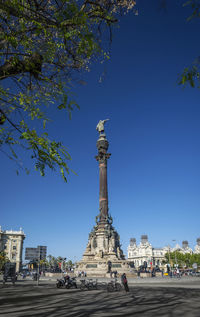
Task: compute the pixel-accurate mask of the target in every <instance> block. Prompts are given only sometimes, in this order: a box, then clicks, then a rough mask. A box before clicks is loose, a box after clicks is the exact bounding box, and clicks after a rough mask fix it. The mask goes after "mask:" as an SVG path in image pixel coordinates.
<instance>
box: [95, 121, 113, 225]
mask: <svg viewBox="0 0 200 317" xmlns="http://www.w3.org/2000/svg"><path fill="white" fill-rule="evenodd" d="M105 121H106V120H103V121H101V120H100V122H99V123H98V125H97V130H98V131H99V133H100V135H99V139H98V141H97V149H98V155H97V156H96V160H97V161H98V162H99V210H100V214H99V224H104V223H106V222H107V220H108V186H107V159H109V157H110V156H111V154H110V153H107V150H108V146H109V143H108V140H107V139H106V135H105V133H104V123H105Z"/></svg>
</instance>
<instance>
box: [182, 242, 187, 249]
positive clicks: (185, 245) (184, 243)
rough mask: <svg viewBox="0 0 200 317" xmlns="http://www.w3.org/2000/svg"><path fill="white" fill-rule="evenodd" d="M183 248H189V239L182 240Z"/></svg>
mask: <svg viewBox="0 0 200 317" xmlns="http://www.w3.org/2000/svg"><path fill="white" fill-rule="evenodd" d="M182 248H183V249H187V248H188V241H187V240H184V241H183V242H182Z"/></svg>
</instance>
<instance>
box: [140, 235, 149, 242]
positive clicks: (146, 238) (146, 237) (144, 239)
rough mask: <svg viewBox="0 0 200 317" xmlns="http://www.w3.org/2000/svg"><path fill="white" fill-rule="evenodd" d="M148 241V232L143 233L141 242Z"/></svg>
mask: <svg viewBox="0 0 200 317" xmlns="http://www.w3.org/2000/svg"><path fill="white" fill-rule="evenodd" d="M147 242H148V236H147V235H146V234H143V235H141V243H142V244H145V243H147Z"/></svg>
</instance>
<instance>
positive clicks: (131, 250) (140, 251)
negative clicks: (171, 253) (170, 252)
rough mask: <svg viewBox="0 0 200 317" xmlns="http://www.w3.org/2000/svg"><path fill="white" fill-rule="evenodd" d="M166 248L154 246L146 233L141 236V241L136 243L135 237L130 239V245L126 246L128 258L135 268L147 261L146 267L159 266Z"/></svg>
mask: <svg viewBox="0 0 200 317" xmlns="http://www.w3.org/2000/svg"><path fill="white" fill-rule="evenodd" d="M166 252H167V250H165V249H163V248H154V247H152V245H151V244H150V243H149V241H148V236H147V235H142V236H141V242H140V244H139V245H137V244H136V239H135V238H131V239H130V245H129V246H128V260H130V262H132V263H133V264H134V267H135V268H136V269H137V268H138V267H139V266H141V265H144V262H146V263H147V267H151V266H156V265H158V266H161V264H162V262H163V260H164V258H165V253H166Z"/></svg>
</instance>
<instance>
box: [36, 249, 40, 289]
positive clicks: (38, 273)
mask: <svg viewBox="0 0 200 317" xmlns="http://www.w3.org/2000/svg"><path fill="white" fill-rule="evenodd" d="M39 275H40V246H39V254H38V272H37V285H39Z"/></svg>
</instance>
